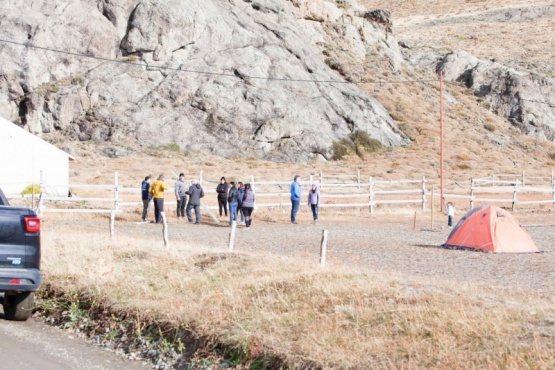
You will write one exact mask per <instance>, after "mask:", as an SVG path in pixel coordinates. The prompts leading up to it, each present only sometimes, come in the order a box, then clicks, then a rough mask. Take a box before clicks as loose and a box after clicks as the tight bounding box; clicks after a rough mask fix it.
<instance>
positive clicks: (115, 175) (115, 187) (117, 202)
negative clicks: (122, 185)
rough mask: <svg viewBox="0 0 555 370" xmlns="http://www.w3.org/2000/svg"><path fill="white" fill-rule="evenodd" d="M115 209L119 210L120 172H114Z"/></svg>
mask: <svg viewBox="0 0 555 370" xmlns="http://www.w3.org/2000/svg"><path fill="white" fill-rule="evenodd" d="M114 210H115V211H116V212H118V211H119V185H118V173H117V172H114Z"/></svg>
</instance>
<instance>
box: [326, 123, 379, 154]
mask: <svg viewBox="0 0 555 370" xmlns="http://www.w3.org/2000/svg"><path fill="white" fill-rule="evenodd" d="M382 148H383V145H382V143H380V141H379V140H376V139H374V138H371V137H370V136H369V135H368V133H367V132H366V131H362V130H356V131H354V132H352V133H350V134H349V135H348V136H347V137H345V138H343V139H341V140H339V141H334V142H333V144H332V147H331V150H332V153H333V154H332V159H333V160H336V161H337V160H340V159H343V158H344V157H345V156H346V155H348V154H356V155H357V156H359V157H360V158H364V154H365V153H371V152H376V151H378V150H380V149H382Z"/></svg>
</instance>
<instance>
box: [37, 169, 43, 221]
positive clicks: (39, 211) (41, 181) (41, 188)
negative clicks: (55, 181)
mask: <svg viewBox="0 0 555 370" xmlns="http://www.w3.org/2000/svg"><path fill="white" fill-rule="evenodd" d="M43 192H44V176H43V172H42V170H41V171H40V179H39V202H38V204H37V213H38V214H39V215H40V214H41V213H42V204H43V200H42V195H43Z"/></svg>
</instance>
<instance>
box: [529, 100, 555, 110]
mask: <svg viewBox="0 0 555 370" xmlns="http://www.w3.org/2000/svg"><path fill="white" fill-rule="evenodd" d="M520 100H523V101H528V102H531V103H537V104H544V105H547V106H548V107H551V108H555V105H553V104H551V103H548V102H545V101H539V100H531V99H522V98H520Z"/></svg>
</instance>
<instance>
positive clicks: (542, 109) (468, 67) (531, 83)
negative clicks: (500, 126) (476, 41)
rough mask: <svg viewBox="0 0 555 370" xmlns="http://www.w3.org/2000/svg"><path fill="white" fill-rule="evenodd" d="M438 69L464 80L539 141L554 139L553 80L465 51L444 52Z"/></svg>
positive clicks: (491, 104)
mask: <svg viewBox="0 0 555 370" xmlns="http://www.w3.org/2000/svg"><path fill="white" fill-rule="evenodd" d="M438 68H439V69H441V70H442V71H443V73H444V76H445V79H446V80H448V81H458V82H462V83H464V84H465V85H466V86H467V87H468V88H470V89H472V90H474V93H475V95H476V96H480V97H482V98H483V99H484V100H485V101H487V102H488V103H489V105H490V106H491V108H492V110H493V111H494V112H495V113H496V114H498V115H501V116H503V117H506V118H508V119H509V120H510V121H511V122H512V123H513V124H515V125H517V126H519V127H520V128H521V130H522V131H523V132H524V133H525V134H527V135H530V136H533V137H535V138H537V139H539V140H551V141H553V140H555V81H554V80H552V79H549V78H547V77H545V76H541V75H539V74H534V73H528V72H519V71H516V70H514V69H511V68H507V67H505V66H503V65H501V64H499V63H496V62H493V61H484V60H479V59H477V58H476V57H474V56H472V55H470V54H468V53H466V52H460V51H459V52H454V53H450V54H447V55H446V56H445V57H444V58H443V59H442V60H440V61H439V64H438Z"/></svg>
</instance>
